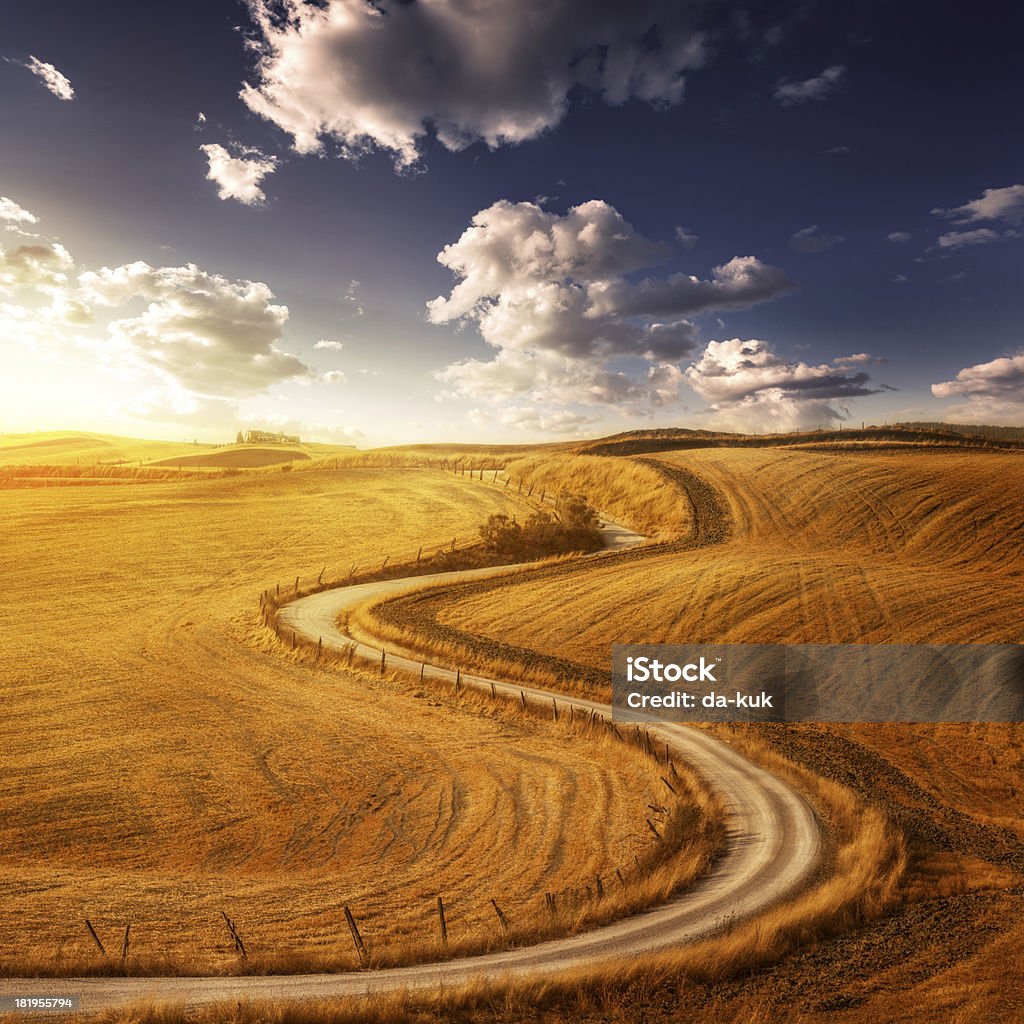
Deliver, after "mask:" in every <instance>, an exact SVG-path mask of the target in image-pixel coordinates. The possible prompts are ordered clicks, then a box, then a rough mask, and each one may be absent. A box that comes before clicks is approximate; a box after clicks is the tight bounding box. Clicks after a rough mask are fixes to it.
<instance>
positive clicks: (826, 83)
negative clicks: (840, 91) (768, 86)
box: [775, 64, 846, 107]
mask: <svg viewBox="0 0 1024 1024" xmlns="http://www.w3.org/2000/svg"><path fill="white" fill-rule="evenodd" d="M845 74H846V68H845V67H843V65H842V64H833V65H832V66H831V67H827V68H825V70H824V71H822V73H821V74H820V75H816V76H815V77H814V78H806V79H804V81H802V82H780V83H779V86H778V88H776V90H775V99H777V100H778V101H779V102H780V103H781V104H782V105H783V106H784V107H789V106H792V105H793V104H795V103H806V102H808V100H823V99H826V98H827V97H828V96H829V95H830V94H831V93H833V92H834V91H835V90H836V88H837V87H838V85H839V83H840V82H841V81H842V80H843V76H844V75H845Z"/></svg>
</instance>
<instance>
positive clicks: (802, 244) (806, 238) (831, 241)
mask: <svg viewBox="0 0 1024 1024" xmlns="http://www.w3.org/2000/svg"><path fill="white" fill-rule="evenodd" d="M845 241H846V239H845V238H844V237H843V236H842V235H826V234H825V233H824V232H820V231H819V230H818V225H817V224H812V225H811V226H810V227H806V228H801V229H800V230H799V231H798V232H796V234H794V235H792V236H791V237H790V239H789V247H790V249H793V250H794V251H795V252H828V250H829V249H834V248H835V247H836V246H837V245H842V243H843V242H845Z"/></svg>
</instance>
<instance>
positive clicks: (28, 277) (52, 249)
mask: <svg viewBox="0 0 1024 1024" xmlns="http://www.w3.org/2000/svg"><path fill="white" fill-rule="evenodd" d="M73 265H74V261H73V260H72V259H71V254H70V253H69V252H68V251H67V249H65V248H64V246H63V245H60V244H59V243H58V242H45V243H44V242H40V243H37V244H34V245H19V246H18V247H17V248H16V249H14V250H12V251H11V252H7V251H5V250H4V248H3V246H0V291H8V292H9V291H11V290H13V289H14V288H36V289H38V290H39V291H43V292H50V293H53V292H54V291H55V290H56V289H59V288H60V287H61V286H62V285H64V284H65V283H66V282H67V279H68V276H67V271H69V270H70V269H71V267H72V266H73Z"/></svg>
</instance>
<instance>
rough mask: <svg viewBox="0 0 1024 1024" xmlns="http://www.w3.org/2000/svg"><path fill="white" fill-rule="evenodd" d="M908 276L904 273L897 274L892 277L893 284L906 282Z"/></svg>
mask: <svg viewBox="0 0 1024 1024" xmlns="http://www.w3.org/2000/svg"><path fill="white" fill-rule="evenodd" d="M908 280H909V278H908V277H907V275H906V274H897V275H896V276H895V277H894V278H893V279H892V281H893V284H906V283H907V281H908Z"/></svg>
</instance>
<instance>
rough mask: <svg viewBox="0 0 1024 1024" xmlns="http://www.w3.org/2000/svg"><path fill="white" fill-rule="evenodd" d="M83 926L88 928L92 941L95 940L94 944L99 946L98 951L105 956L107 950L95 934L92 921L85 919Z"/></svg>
mask: <svg viewBox="0 0 1024 1024" xmlns="http://www.w3.org/2000/svg"><path fill="white" fill-rule="evenodd" d="M85 927H86V928H88V929H89V934H90V935H91V936H92V941H93V942H95V943H96V945H97V946H98V947H99V951H100V952H101V953H102V954H103V955H104V956H106V955H107V951H106V949H105V948H104V946H103V943H102V942H100V937H99V936H98V935H97V934H96V929H95V928H93V926H92V921H90V920H89V918H86V919H85Z"/></svg>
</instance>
